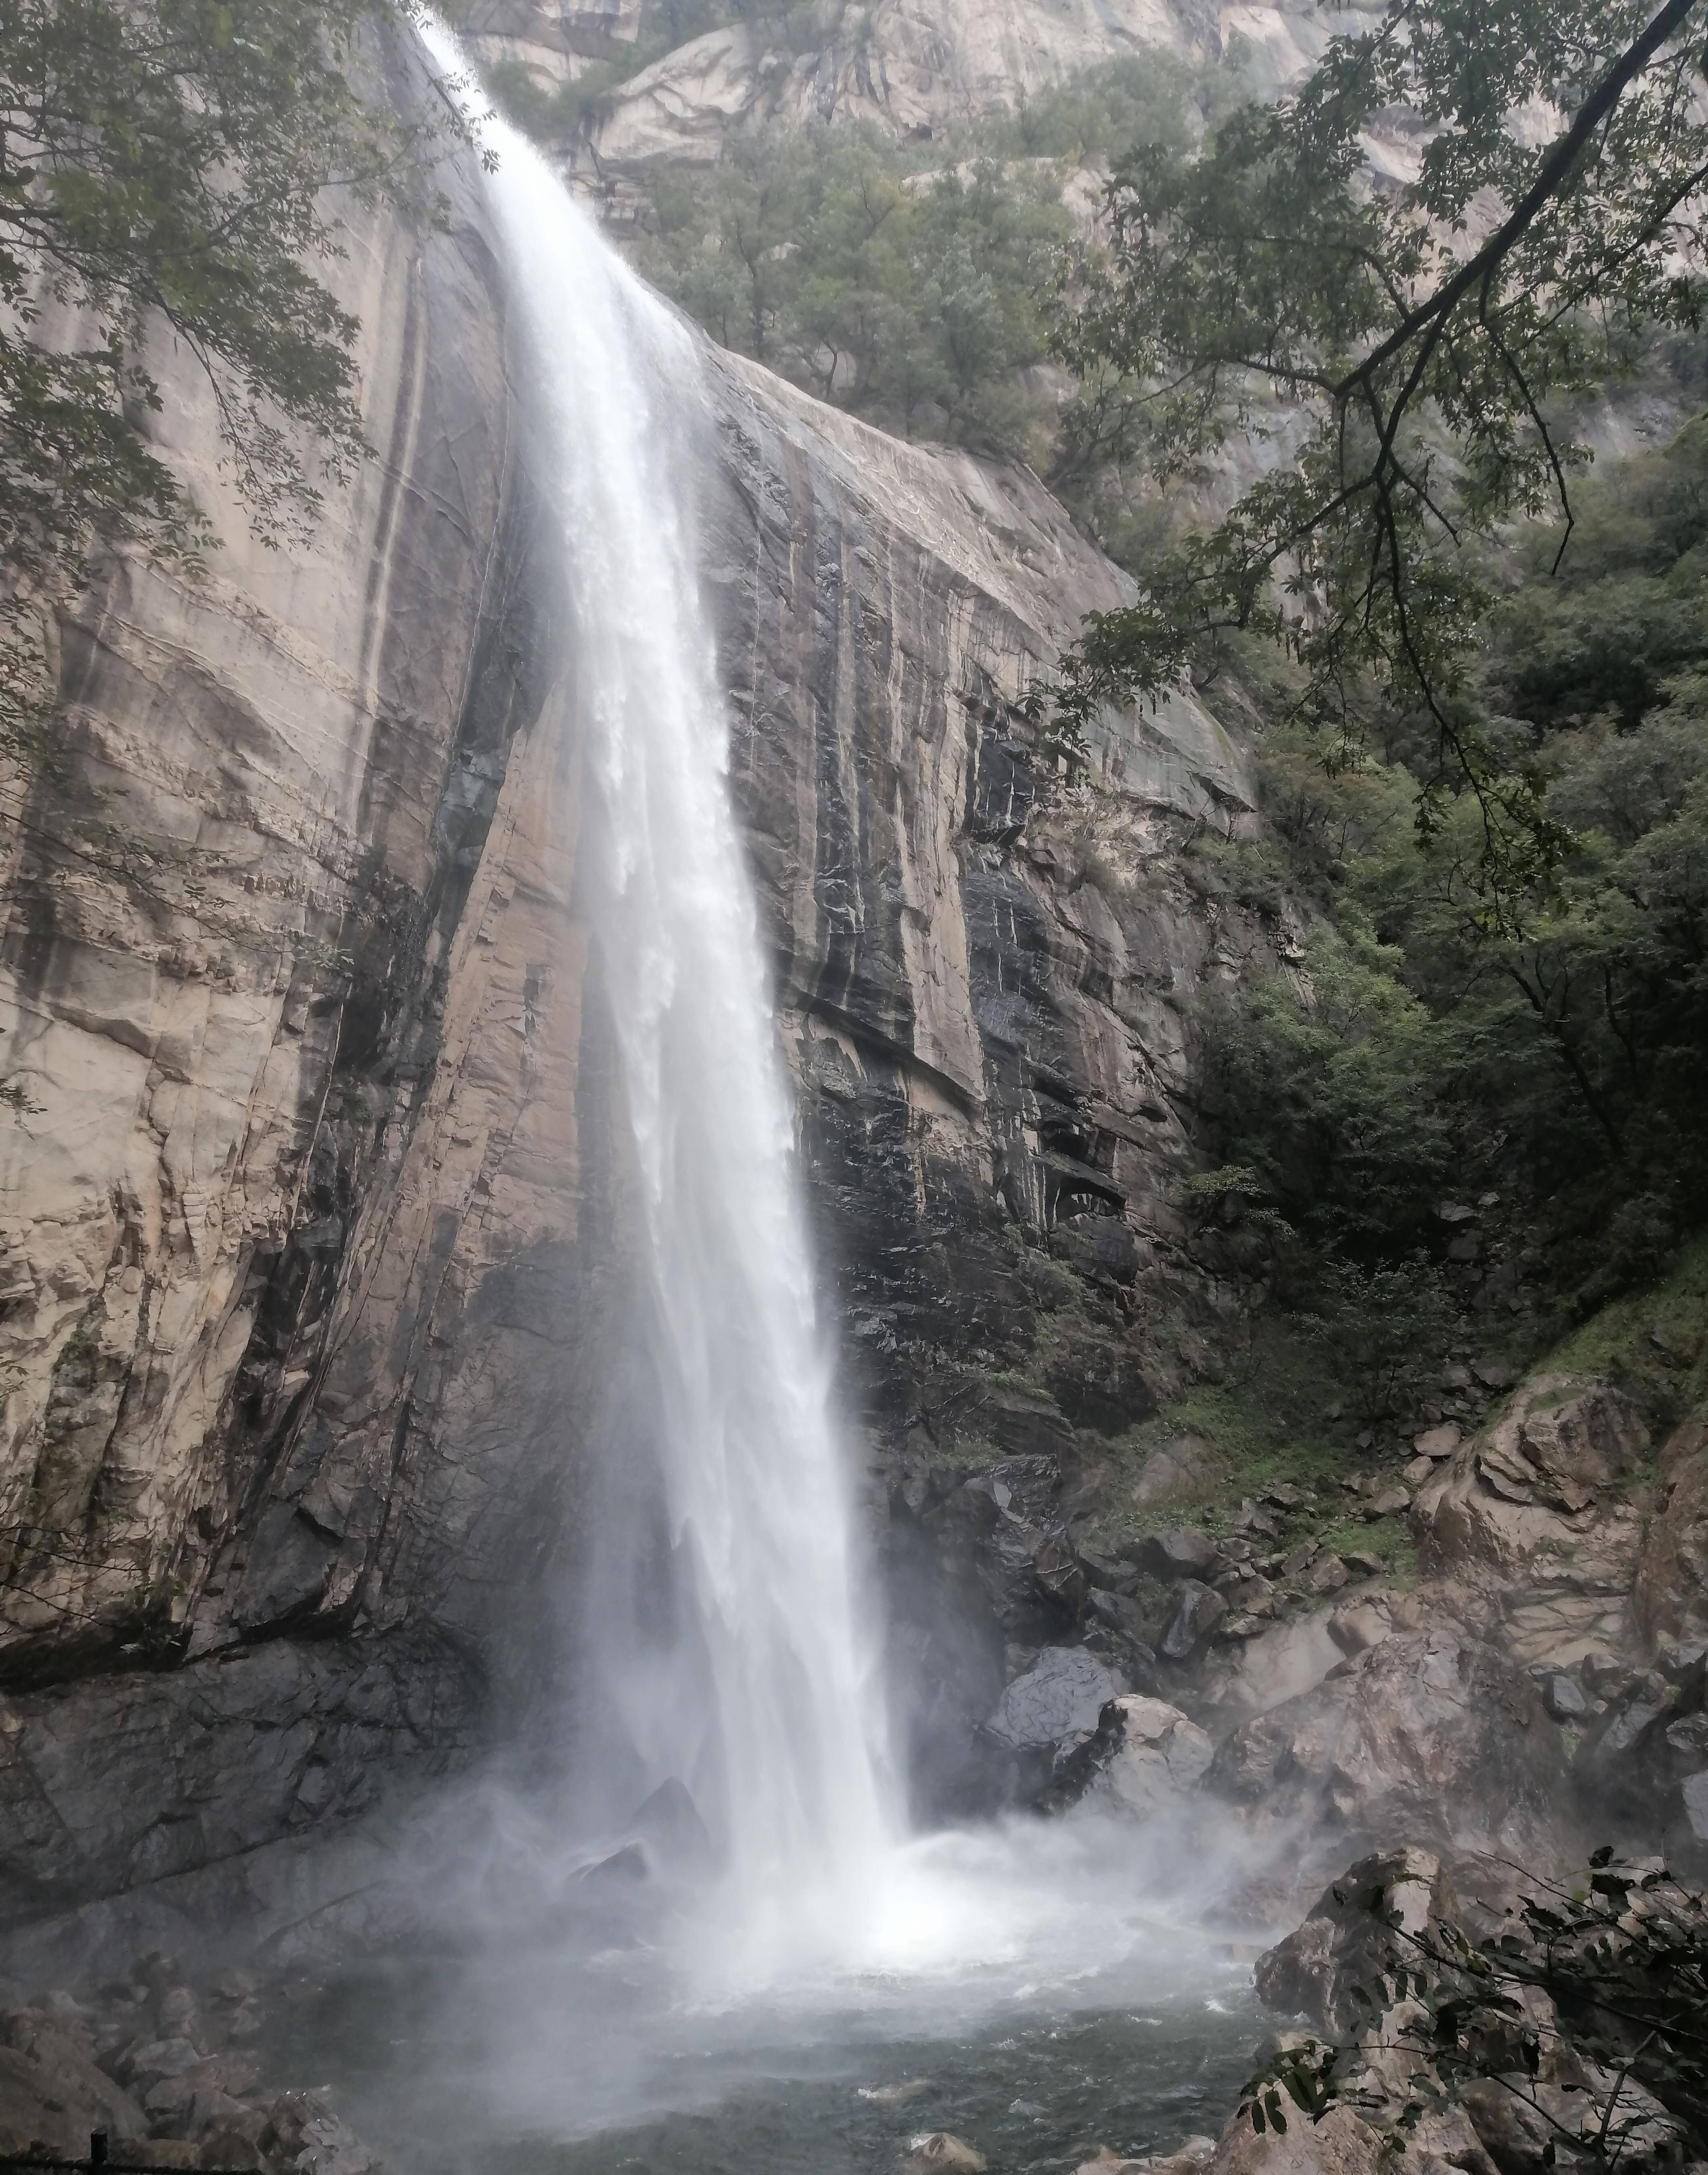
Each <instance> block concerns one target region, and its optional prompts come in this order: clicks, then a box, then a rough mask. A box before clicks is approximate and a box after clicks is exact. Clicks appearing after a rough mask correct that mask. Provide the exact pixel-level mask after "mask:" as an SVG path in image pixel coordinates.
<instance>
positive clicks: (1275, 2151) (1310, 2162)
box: [1204, 2107, 1385, 2175]
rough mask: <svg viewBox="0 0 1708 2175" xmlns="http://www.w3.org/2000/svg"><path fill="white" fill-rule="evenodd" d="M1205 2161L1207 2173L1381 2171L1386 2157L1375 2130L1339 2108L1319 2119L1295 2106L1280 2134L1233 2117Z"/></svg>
mask: <svg viewBox="0 0 1708 2175" xmlns="http://www.w3.org/2000/svg"><path fill="white" fill-rule="evenodd" d="M1204 2164H1205V2167H1206V2175H1379V2171H1380V2169H1381V2168H1382V2167H1384V2166H1385V2147H1384V2145H1383V2143H1382V2140H1381V2139H1380V2137H1379V2136H1378V2135H1377V2134H1376V2133H1375V2130H1373V2129H1371V2128H1370V2127H1369V2124H1368V2123H1364V2122H1362V2121H1360V2120H1359V2118H1358V2116H1357V2115H1355V2114H1354V2113H1353V2112H1352V2110H1351V2108H1350V2107H1333V2108H1331V2110H1330V2112H1329V2113H1327V2114H1326V2115H1325V2116H1324V2117H1323V2118H1322V2120H1321V2121H1320V2122H1317V2123H1313V2122H1312V2121H1311V2120H1310V2118H1309V2116H1308V2115H1306V2114H1304V2113H1302V2112H1301V2111H1299V2109H1298V2108H1294V2109H1293V2112H1292V2113H1291V2114H1289V2116H1288V2123H1287V2128H1286V2129H1284V2130H1283V2131H1282V2132H1280V2133H1279V2134H1277V2132H1276V2131H1275V2130H1274V2129H1265V2130H1262V2131H1258V2130H1255V2129H1253V2128H1252V2126H1251V2124H1250V2122H1249V2121H1247V2120H1245V2119H1244V2118H1242V2117H1239V2116H1236V2117H1235V2118H1234V2120H1233V2121H1232V2122H1231V2123H1228V2127H1227V2129H1225V2130H1224V2131H1223V2134H1222V2141H1221V2143H1220V2144H1219V2145H1217V2148H1216V2152H1215V2156H1214V2157H1213V2158H1212V2159H1210V2160H1208V2161H1206V2162H1205V2163H1204Z"/></svg>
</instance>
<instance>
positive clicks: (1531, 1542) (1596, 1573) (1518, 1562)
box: [1416, 1376, 1648, 1596]
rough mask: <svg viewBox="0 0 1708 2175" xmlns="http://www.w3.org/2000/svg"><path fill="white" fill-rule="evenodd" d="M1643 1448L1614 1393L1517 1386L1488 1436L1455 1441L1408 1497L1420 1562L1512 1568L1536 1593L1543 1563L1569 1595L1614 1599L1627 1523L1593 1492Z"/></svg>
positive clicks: (1620, 1587) (1635, 1422)
mask: <svg viewBox="0 0 1708 2175" xmlns="http://www.w3.org/2000/svg"><path fill="white" fill-rule="evenodd" d="M1647 1446H1648V1432H1647V1429H1646V1427H1645V1426H1644V1424H1643V1422H1642V1418H1641V1416H1640V1414H1639V1413H1638V1412H1637V1411H1636V1408H1635V1406H1633V1405H1632V1404H1631V1402H1630V1401H1629V1399H1628V1398H1626V1397H1624V1396H1623V1395H1622V1394H1621V1392H1619V1391H1617V1390H1614V1389H1612V1388H1609V1387H1608V1386H1606V1385H1605V1384H1602V1383H1591V1384H1590V1385H1588V1386H1586V1387H1583V1388H1574V1387H1573V1386H1571V1385H1570V1384H1567V1383H1564V1382H1563V1381H1561V1380H1559V1379H1558V1378H1557V1377H1550V1376H1543V1377H1541V1378H1539V1379H1537V1380H1534V1381H1532V1382H1530V1383H1527V1384H1526V1386H1524V1387H1523V1388H1522V1389H1521V1391H1519V1392H1518V1393H1517V1395H1516V1397H1514V1398H1513V1400H1512V1402H1511V1403H1510V1405H1509V1407H1508V1408H1507V1410H1506V1411H1505V1413H1503V1414H1502V1416H1501V1418H1500V1419H1499V1422H1498V1424H1496V1426H1495V1427H1494V1429H1493V1430H1492V1431H1491V1433H1490V1434H1489V1435H1488V1437H1487V1438H1486V1439H1484V1440H1481V1441H1478V1442H1476V1443H1467V1444H1466V1445H1463V1446H1462V1447H1461V1449H1460V1450H1459V1451H1458V1452H1457V1453H1456V1455H1455V1456H1454V1457H1453V1458H1452V1459H1451V1460H1450V1462H1448V1463H1447V1464H1446V1465H1445V1467H1443V1468H1441V1469H1440V1470H1439V1471H1438V1473H1437V1475H1436V1477H1435V1478H1434V1480H1433V1481H1432V1482H1430V1483H1428V1484H1427V1485H1426V1486H1425V1487H1424V1488H1423V1489H1421V1490H1420V1491H1419V1494H1418V1500H1417V1505H1416V1513H1417V1519H1418V1527H1419V1529H1420V1532H1422V1534H1423V1538H1424V1540H1425V1542H1426V1545H1427V1550H1428V1553H1429V1556H1430V1558H1431V1559H1432V1560H1434V1562H1436V1563H1439V1564H1440V1565H1443V1566H1447V1567H1450V1566H1454V1565H1461V1564H1465V1565H1487V1566H1490V1567H1493V1568H1496V1569H1498V1570H1502V1571H1505V1572H1509V1573H1510V1572H1512V1571H1516V1570H1519V1569H1520V1568H1523V1569H1524V1570H1526V1574H1527V1576H1528V1578H1529V1582H1530V1583H1531V1584H1532V1587H1533V1588H1534V1589H1535V1590H1536V1591H1537V1592H1543V1591H1545V1589H1546V1588H1547V1587H1548V1585H1549V1583H1550V1581H1549V1578H1548V1562H1549V1560H1550V1559H1552V1561H1553V1563H1554V1564H1555V1565H1559V1575H1560V1578H1561V1581H1563V1582H1564V1584H1565V1585H1567V1586H1568V1587H1570V1589H1571V1590H1574V1591H1575V1592H1578V1593H1580V1594H1581V1593H1586V1592H1591V1591H1594V1592H1597V1593H1599V1594H1601V1595H1602V1596H1610V1595H1613V1594H1619V1595H1623V1594H1624V1592H1627V1591H1628V1590H1629V1584H1630V1578H1631V1573H1632V1570H1633V1568H1634V1565H1635V1549H1636V1543H1637V1538H1638V1536H1637V1529H1636V1523H1635V1517H1634V1516H1633V1515H1632V1514H1631V1513H1630V1512H1629V1509H1628V1507H1627V1506H1626V1505H1624V1503H1623V1502H1622V1501H1621V1500H1618V1499H1617V1498H1615V1499H1614V1500H1611V1501H1609V1502H1608V1504H1607V1505H1605V1506H1603V1507H1599V1508H1598V1507H1597V1501H1596V1491H1597V1489H1602V1488H1609V1487H1611V1486H1612V1485H1613V1483H1617V1482H1618V1481H1619V1479H1620V1478H1622V1477H1623V1476H1624V1474H1626V1473H1629V1471H1630V1469H1631V1467H1632V1466H1633V1465H1634V1464H1635V1462H1637V1460H1638V1459H1639V1458H1640V1457H1641V1456H1643V1454H1644V1452H1645V1451H1646V1448H1647Z"/></svg>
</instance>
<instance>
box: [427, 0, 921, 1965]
mask: <svg viewBox="0 0 1708 2175" xmlns="http://www.w3.org/2000/svg"><path fill="white" fill-rule="evenodd" d="M426 39H427V42H428V45H429V48H430V50H431V53H432V55H433V57H434V59H435V61H436V62H437V64H438V65H439V66H440V67H441V68H442V69H444V70H445V71H446V72H447V73H449V74H451V75H453V76H455V77H462V76H465V75H466V63H464V61H463V59H462V57H461V55H460V54H459V52H458V49H457V46H456V45H455V42H454V41H453V39H452V38H451V37H450V35H448V34H447V32H446V31H444V30H442V29H441V28H438V27H436V26H434V27H431V28H430V29H428V30H427V31H426ZM480 133H481V134H482V136H483V138H485V139H486V140H487V141H488V142H489V143H490V144H491V147H492V148H493V149H494V150H495V151H496V154H497V164H496V171H493V172H492V173H491V175H490V176H489V177H488V178H487V181H486V184H485V186H486V187H487V188H488V189H489V191H490V193H491V203H492V204H493V206H494V208H495V209H496V217H497V223H498V226H499V229H500V232H501V234H502V240H503V244H504V247H505V249H506V251H507V256H508V260H509V272H510V278H511V284H512V292H513V295H514V297H515V304H516V307H517V309H518V313H519V319H520V326H521V332H522V346H523V353H524V355H525V357H526V363H527V368H528V371H529V376H530V379H531V382H530V383H529V386H528V388H527V393H526V399H527V402H528V404H529V405H530V407H531V409H532V411H533V412H532V416H531V423H532V427H533V429H534V431H535V433H536V434H537V437H538V439H539V442H540V445H541V447H543V448H544V458H543V460H542V461H541V464H540V466H541V468H542V469H543V471H544V473H542V474H541V475H540V477H539V482H540V486H541V488H542V490H543V491H544V493H545V497H546V500H547V502H548V504H549V506H550V508H551V510H552V513H553V515H554V517H555V518H556V521H557V522H558V523H560V524H561V532H562V538H563V544H564V552H565V563H566V567H567V594H566V599H565V613H566V626H565V629H564V632H565V637H566V641H565V649H566V654H567V659H568V667H567V669H568V670H569V673H570V676H571V681H572V698H571V705H570V707H571V712H572V730H576V731H577V732H578V733H579V734H580V735H582V736H583V740H582V746H583V750H584V761H585V765H586V773H587V778H588V791H587V795H586V805H585V807H584V810H583V818H582V824H583V830H582V856H583V863H582V865H583V881H584V883H585V887H586V897H587V899H588V912H589V916H590V919H591V922H592V925H593V931H594V940H595V946H596V953H597V957H598V960H599V971H600V973H601V974H602V979H603V984H604V990H605V1001H606V1003H607V1005H608V1006H609V1010H610V1015H611V1019H612V1023H613V1028H614V1033H615V1042H616V1045H617V1050H618V1053H619V1056H620V1060H621V1082H622V1090H623V1093H624V1095H625V1097H626V1112H627V1120H628V1125H629V1129H630V1131H631V1133H632V1149H633V1171H634V1183H635V1188H636V1191H637V1195H638V1201H639V1211H640V1219H641V1224H642V1229H641V1234H640V1250H641V1255H642V1271H643V1273H642V1276H641V1277H640V1283H641V1284H642V1286H643V1305H642V1309H641V1311H642V1312H643V1314H644V1315H645V1316H646V1317H647V1319H646V1321H644V1323H643V1324H642V1325H639V1326H638V1327H637V1339H638V1349H639V1350H640V1352H641V1353H642V1355H643V1364H642V1365H641V1366H640V1367H639V1368H638V1369H637V1375H644V1377H645V1385H644V1389H643V1390H642V1391H637V1401H638V1402H639V1403H640V1404H641V1405H642V1406H643V1408H644V1419H643V1424H642V1425H641V1426H640V1427H639V1428H638V1429H631V1430H630V1434H631V1435H644V1437H645V1438H646V1440H645V1441H644V1442H637V1441H635V1440H630V1439H629V1437H628V1436H623V1437H621V1439H619V1438H617V1437H615V1436H614V1444H613V1447H614V1455H615V1454H616V1453H617V1451H618V1450H619V1449H620V1451H621V1456H622V1457H623V1458H624V1459H632V1460H637V1461H638V1463H637V1469H636V1470H635V1471H634V1472H633V1473H625V1472H624V1471H622V1470H618V1471H616V1472H615V1473H613V1474H611V1475H610V1476H609V1477H608V1478H609V1484H608V1485H607V1487H606V1489H605V1493H604V1497H603V1500H605V1502H606V1503H607V1504H608V1505H613V1506H617V1507H615V1508H613V1509H611V1510H610V1513H609V1515H610V1516H612V1517H613V1518H614V1519H616V1520H618V1521H620V1522H621V1523H622V1524H624V1525H625V1526H626V1528H627V1530H626V1531H625V1532H614V1533H611V1534H609V1535H603V1536H601V1537H600V1547H599V1549H598V1550H597V1551H596V1552H595V1553H596V1555H598V1556H599V1557H600V1558H602V1559H603V1560H604V1564H605V1569H604V1572H603V1574H602V1575H601V1576H600V1577H599V1582H598V1591H597V1607H596V1608H594V1609H593V1610H592V1611H590V1612H589V1614H590V1615H591V1616H592V1617H593V1618H594V1619H595V1620H594V1624H593V1625H592V1630H591V1637H590V1645H591V1651H592V1657H593V1662H594V1673H595V1676H596V1678H597V1684H596V1686H595V1690H596V1694H597V1696H598V1698H599V1700H600V1701H602V1702H603V1706H604V1708H605V1711H606V1713H607V1714H608V1715H609V1716H610V1717H611V1719H612V1720H613V1721H614V1722H615V1723H616V1724H617V1725H619V1727H620V1728H621V1733H622V1735H623V1736H624V1737H625V1738H626V1741H627V1748H628V1755H629V1765H628V1766H627V1768H626V1770H625V1772H626V1775H627V1776H629V1777H630V1778H631V1779H632V1789H633V1795H634V1799H635V1801H636V1802H638V1799H639V1798H640V1796H642V1795H643V1794H644V1793H645V1791H646V1790H647V1789H648V1788H649V1787H658V1786H664V1787H666V1788H667V1789H669V1788H670V1787H673V1786H680V1787H681V1788H685V1789H686V1791H687V1792H688V1793H689V1794H690V1795H691V1797H692V1798H693V1800H694V1803H695V1805H696V1808H697V1812H698V1814H699V1815H700V1817H701V1819H702V1820H703V1822H704V1824H705V1825H706V1827H707V1828H708V1831H710V1834H711V1836H712V1838H713V1842H714V1844H715V1846H716V1847H717V1850H718V1858H719V1862H720V1863H721V1865H722V1867H723V1869H724V1889H725V1891H726V1893H727V1894H728V1895H729V1896H730V1897H731V1898H733V1899H734V1900H735V1906H736V1908H737V1910H738V1911H739V1912H740V1914H741V1916H742V1920H743V1923H744V1924H745V1925H746V1926H748V1927H750V1928H751V1926H753V1925H755V1924H758V1923H762V1922H763V1921H764V1920H765V1919H766V1917H767V1914H771V1915H773V1916H774V1917H778V1918H779V1919H781V1918H788V1919H790V1920H792V1919H793V1918H794V1917H796V1916H797V1915H798V1914H799V1912H800V1911H801V1910H803V1909H810V1908H811V1901H810V1899H812V1898H818V1899H820V1901H819V1905H818V1907H819V1908H820V1909H821V1910H830V1911H848V1912H854V1913H856V1914H857V1913H858V1912H859V1908H860V1897H861V1894H862V1891H863V1890H864V1889H865V1887H866V1886H867V1885H868V1884H869V1883H870V1880H871V1879H872V1878H873V1877H874V1876H875V1874H876V1871H877V1869H878V1868H879V1867H880V1865H881V1863H882V1862H883V1860H884V1859H885V1858H886V1857H887V1853H888V1852H890V1850H891V1849H892V1845H893V1841H894V1840H895V1833H896V1830H895V1823H894V1821H893V1819H892V1813H891V1808H890V1803H889V1793H888V1788H887V1781H886V1771H885V1764H884V1760H883V1754H882V1734H883V1733H882V1717H881V1702H880V1700H879V1695H878V1692H877V1690H876V1667H875V1660H874V1657H873V1656H872V1655H871V1654H870V1652H869V1651H868V1644H867V1640H866V1637H865V1629H864V1625H863V1623H862V1616H861V1611H860V1608H859V1600H858V1595H857V1590H856V1589H857V1578H856V1549H855V1542H854V1509H853V1505H852V1502H851V1500H850V1489H849V1482H848V1478H847V1476H846V1474H845V1472H844V1469H843V1460H842V1457H841V1455H840V1451H839V1445H838V1441H837V1439H836V1431H835V1427H834V1424H833V1419H832V1410H831V1402H830V1370H829V1366H828V1363H827V1356H826V1353H825V1351H824V1348H823V1342H822V1339H821V1335H820V1332H819V1331H818V1328H817V1326H816V1321H815V1315H814V1292H813V1275H812V1266H811V1257H810V1250H809V1247H808V1244H807V1239H806V1234H805V1228H804V1220H803V1214H802V1205H801V1201H800V1188H799V1185H798V1181H797V1178H796V1174H795V1170H794V1154H793V1138H792V1122H791V1112H790V1107H789V1098H788V1094H787V1090H786V1086H785V1082H784V1078H783V1077H782V1072H781V1067H780V1063H779V1060H778V1052H777V1048H776V1035H775V1029H774V1026H773V1018H772V1014H771V1009H770V1005H769V1002H768V1000H767V987H766V977H765V974H764V971H763V964H762V957H761V952H760V946H759V941H758V936H757V930H756V914H755V908H754V902H753V898H752V895H751V888H750V886H749V882H748V879H747V875H746V868H745V865H744V861H743V854H742V845H741V841H740V836H739V833H738V831H737V827H736V823H735V816H734V814H733V812H732V809H731V804H730V795H729V776H728V750H729V713H728V706H727V704H726V702H725V700H724V694H723V692H722V689H721V686H720V683H719V678H718V666H717V658H716V653H715V648H714V643H713V634H712V630H711V627H710V625H709V623H708V617H707V615H706V612H705V610H704V609H703V606H702V600H701V594H700V582H699V575H698V568H697V552H696V540H695V534H694V523H693V512H692V502H693V477H694V474H695V469H696V460H695V452H696V447H697V445H698V444H700V443H701V442H703V440H704V438H705V437H707V436H708V435H709V432H710V429H711V422H710V415H709V410H708V401H707V394H706V390H705V386H704V382H703V366H702V355H701V350H700V348H699V345H698V343H697V340H696V339H695V337H694V335H693V334H691V332H690V331H689V330H688V328H686V326H685V325H684V324H683V323H681V322H680V320H679V319H678V318H677V317H675V314H674V313H673V312H671V311H670V309H669V308H668V307H667V306H665V305H664V303H663V302H662V301H659V298H658V297H657V296H654V295H653V293H652V292H651V291H650V290H648V288H647V287H646V286H645V285H643V283H642V282H641V281H640V280H639V279H637V278H636V277H635V276H634V275H633V274H632V273H630V272H629V271H628V270H627V268H626V267H625V266H624V264H623V263H621V259H620V258H618V257H617V255H616V254H615V252H614V250H613V249H612V248H611V247H610V245H609V244H608V243H607V242H606V241H605V239H604V238H603V236H601V235H600V234H599V231H598V229H597V227H596V226H595V225H594V222H593V221H592V220H591V219H590V218H589V217H588V215H587V214H584V213H583V211H582V210H581V209H580V208H579V207H578V206H577V204H576V203H574V202H573V201H572V198H571V197H570V195H569V193H568V192H567V189H566V188H565V187H564V186H563V184H562V183H561V182H560V181H559V180H558V178H557V177H556V175H555V174H553V172H552V171H550V168H549V167H548V165H546V163H545V160H543V159H542V158H541V157H540V155H539V154H538V153H537V152H536V151H535V150H534V149H533V147H532V146H531V145H530V144H528V143H527V142H526V141H525V140H524V139H523V138H522V137H520V136H519V135H518V133H516V132H515V131H514V130H512V129H511V128H509V127H505V126H504V125H503V124H502V122H497V121H496V120H492V119H490V118H485V119H483V120H482V121H481V122H480ZM628 1483H632V1484H628ZM649 1582H650V1583H651V1584H653V1585H654V1586H655V1587H657V1588H658V1589H659V1590H658V1591H656V1592H651V1593H648V1592H647V1591H645V1590H644V1589H645V1588H646V1587H648V1583H649Z"/></svg>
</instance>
